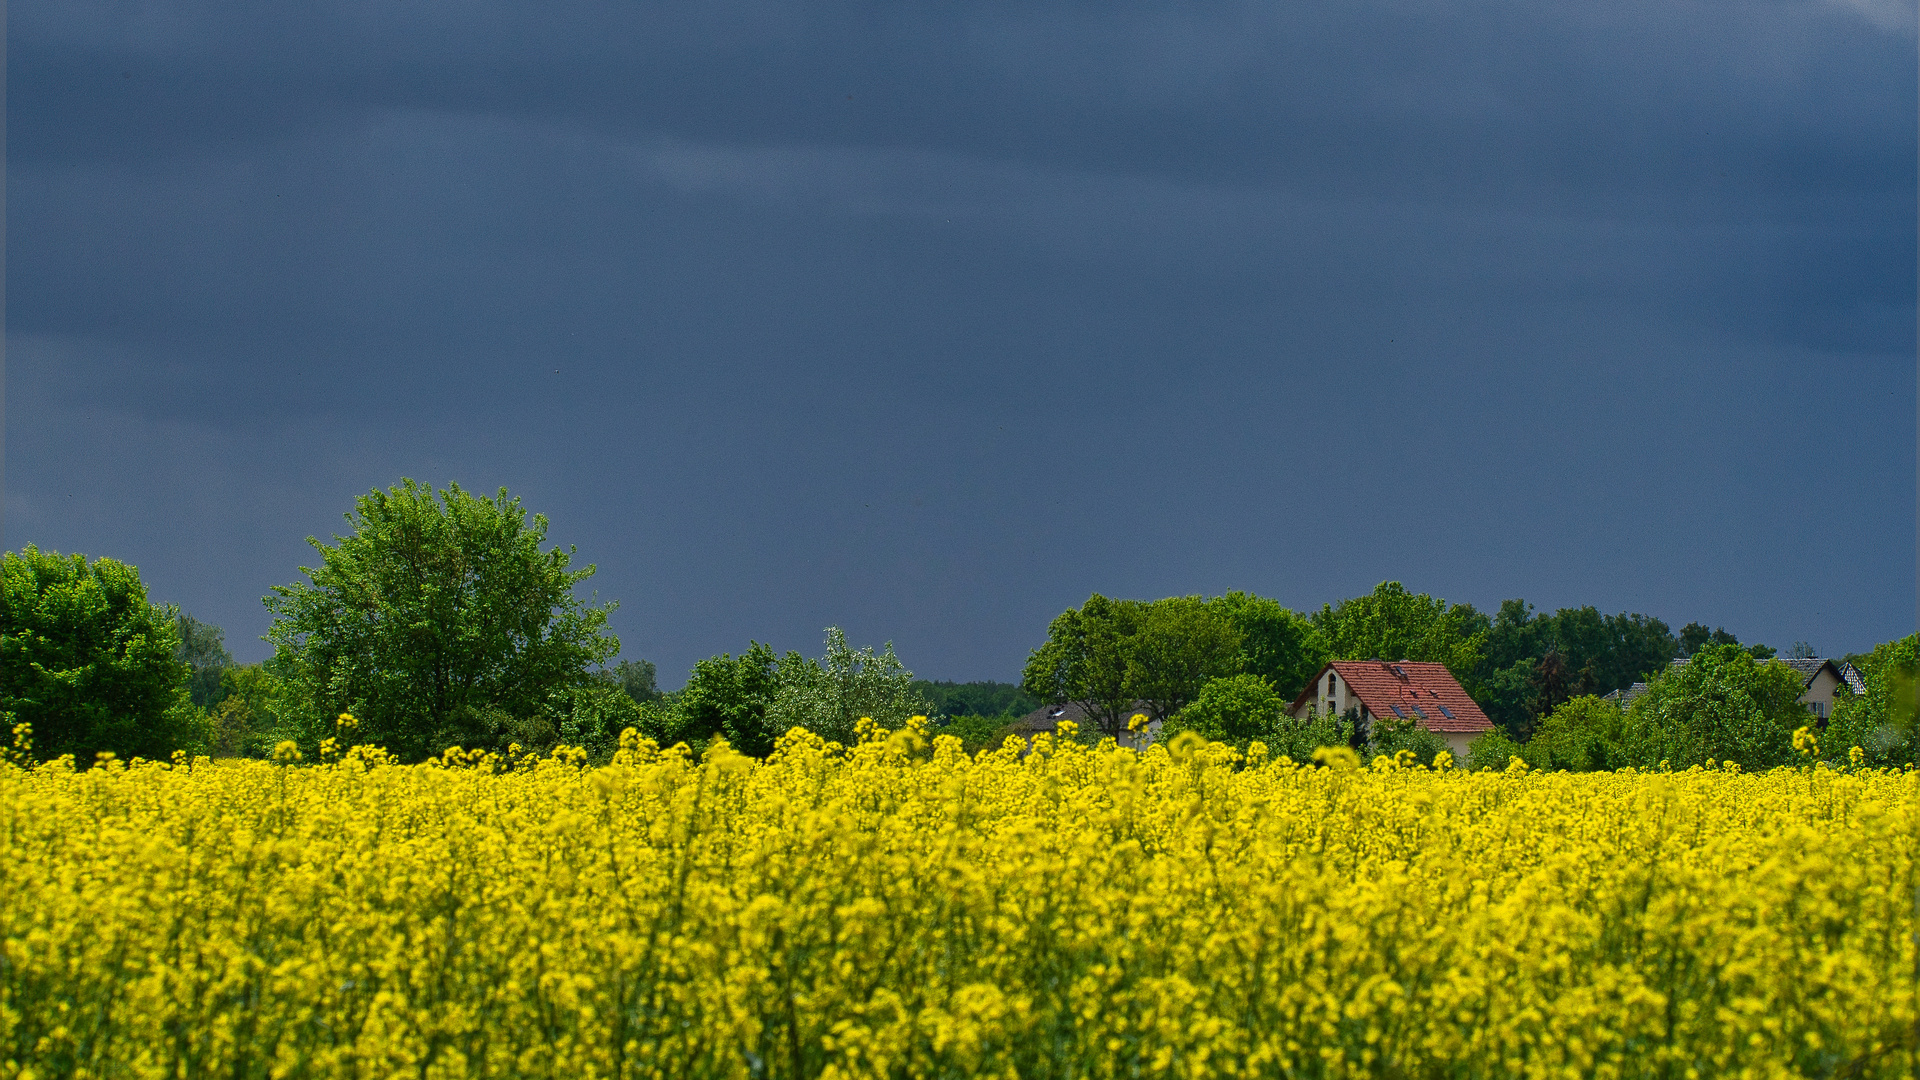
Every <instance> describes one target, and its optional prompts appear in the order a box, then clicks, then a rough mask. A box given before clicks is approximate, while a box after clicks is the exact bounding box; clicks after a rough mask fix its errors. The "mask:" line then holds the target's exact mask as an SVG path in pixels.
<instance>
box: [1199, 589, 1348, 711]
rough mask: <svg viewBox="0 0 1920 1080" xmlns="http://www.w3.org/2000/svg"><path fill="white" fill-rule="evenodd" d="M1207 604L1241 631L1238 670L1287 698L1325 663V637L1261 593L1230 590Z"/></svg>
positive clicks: (1296, 694)
mask: <svg viewBox="0 0 1920 1080" xmlns="http://www.w3.org/2000/svg"><path fill="white" fill-rule="evenodd" d="M1208 603H1209V605H1210V606H1211V607H1213V608H1214V610H1216V611H1218V612H1219V613H1220V614H1221V615H1222V616H1224V617H1225V618H1226V620H1227V622H1228V623H1230V624H1232V626H1233V628H1234V629H1235V630H1237V631H1239V634H1240V670H1241V671H1243V672H1245V673H1247V674H1249V675H1258V676H1260V677H1261V678H1263V679H1265V680H1266V681H1267V683H1268V685H1270V686H1272V687H1273V689H1274V691H1275V692H1277V693H1278V694H1280V696H1281V697H1284V698H1286V699H1287V700H1288V701H1292V700H1293V699H1294V698H1295V697H1297V696H1299V694H1300V691H1302V690H1304V689H1306V686H1307V680H1308V679H1311V678H1313V676H1314V674H1315V673H1316V672H1318V671H1319V670H1320V666H1321V665H1322V664H1325V663H1326V662H1327V646H1326V642H1325V641H1323V640H1322V639H1321V637H1320V634H1319V632H1318V631H1316V630H1315V629H1314V628H1313V623H1312V621H1311V620H1309V619H1307V618H1306V617H1305V616H1303V615H1300V614H1298V613H1297V612H1295V611H1293V610H1292V609H1291V608H1288V607H1286V606H1285V605H1283V604H1281V603H1280V601H1278V600H1273V599H1270V598H1268V597H1265V596H1255V595H1253V594H1252V593H1244V592H1229V593H1224V594H1222V595H1220V596H1216V597H1214V598H1213V599H1212V600H1210V601H1208Z"/></svg>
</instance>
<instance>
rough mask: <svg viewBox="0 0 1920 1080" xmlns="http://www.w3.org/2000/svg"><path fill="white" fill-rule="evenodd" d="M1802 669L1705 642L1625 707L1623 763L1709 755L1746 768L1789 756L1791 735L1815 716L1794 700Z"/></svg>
mask: <svg viewBox="0 0 1920 1080" xmlns="http://www.w3.org/2000/svg"><path fill="white" fill-rule="evenodd" d="M1803 690H1804V685H1803V682H1802V679H1801V676H1800V673H1799V672H1797V671H1795V670H1794V669H1792V668H1790V667H1788V666H1787V665H1785V664H1781V663H1775V662H1773V661H1771V660H1762V659H1759V658H1757V657H1755V656H1753V655H1752V654H1751V653H1749V652H1747V651H1746V650H1744V649H1741V648H1740V647H1739V646H1738V645H1706V646H1703V647H1701V649H1700V650H1699V651H1698V652H1696V653H1694V654H1693V657H1692V659H1690V660H1689V661H1688V662H1687V663H1686V664H1685V665H1683V666H1679V667H1670V668H1668V669H1666V670H1665V671H1663V672H1661V673H1660V674H1659V675H1657V676H1655V678H1654V680H1653V682H1652V683H1651V684H1650V685H1649V686H1648V688H1647V692H1646V693H1645V694H1642V695H1641V696H1640V697H1639V698H1637V699H1635V701H1634V702H1633V705H1632V707H1631V708H1630V709H1629V710H1628V712H1627V720H1626V725H1625V732H1624V735H1623V740H1622V741H1623V743H1624V745H1625V755H1626V758H1627V760H1626V761H1625V762H1623V763H1625V764H1635V765H1643V766H1645V765H1657V764H1658V763H1660V762H1662V761H1665V762H1667V763H1668V764H1669V765H1670V766H1671V767H1673V768H1677V769H1684V768H1688V767H1691V766H1694V765H1700V764H1703V763H1705V762H1707V761H1709V760H1712V761H1732V762H1737V763H1739V765H1740V766H1741V767H1743V768H1747V769H1766V768H1772V767H1773V766H1775V765H1784V764H1786V763H1788V762H1790V761H1792V760H1794V757H1795V751H1794V747H1793V733H1794V731H1795V730H1796V729H1798V728H1800V727H1803V726H1807V725H1810V724H1811V723H1812V722H1813V718H1812V716H1811V714H1809V713H1808V712H1807V709H1806V706H1804V705H1802V704H1801V703H1800V694H1801V692H1802V691H1803Z"/></svg>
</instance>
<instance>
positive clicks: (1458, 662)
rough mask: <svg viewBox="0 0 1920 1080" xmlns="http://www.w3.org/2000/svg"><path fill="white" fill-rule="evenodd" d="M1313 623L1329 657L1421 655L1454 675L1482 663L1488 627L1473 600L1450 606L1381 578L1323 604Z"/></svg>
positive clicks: (1462, 675)
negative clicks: (1368, 586)
mask: <svg viewBox="0 0 1920 1080" xmlns="http://www.w3.org/2000/svg"><path fill="white" fill-rule="evenodd" d="M1313 627H1314V629H1315V630H1317V631H1318V632H1319V634H1320V637H1321V640H1322V641H1323V642H1324V643H1325V646H1326V650H1327V654H1328V659H1331V660H1419V661H1424V662H1428V663H1438V664H1445V665H1446V666H1447V670H1449V671H1451V672H1453V675H1454V677H1455V678H1457V679H1464V678H1466V677H1467V676H1469V675H1470V674H1471V673H1472V672H1473V670H1474V668H1475V667H1477V666H1478V665H1479V663H1480V649H1481V646H1482V645H1483V644H1484V643H1485V641H1486V637H1487V631H1486V628H1485V626H1484V619H1483V618H1482V617H1481V616H1480V614H1479V612H1477V611H1475V610H1474V609H1473V607H1472V605H1469V604H1459V605H1450V604H1448V603H1447V602H1446V601H1445V600H1436V599H1434V598H1433V597H1431V596H1428V595H1427V594H1426V593H1412V592H1408V591H1407V588H1406V586H1404V585H1402V584H1400V583H1399V582H1397V581H1383V582H1381V583H1380V584H1379V585H1377V586H1375V587H1374V590H1373V591H1372V592H1371V593H1368V594H1367V595H1365V596H1356V597H1353V598H1352V599H1348V600H1342V601H1341V602H1340V603H1339V604H1337V605H1335V604H1325V605H1322V606H1321V608H1320V610H1319V611H1318V612H1316V613H1315V614H1314V616H1313Z"/></svg>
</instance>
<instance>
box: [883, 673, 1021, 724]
mask: <svg viewBox="0 0 1920 1080" xmlns="http://www.w3.org/2000/svg"><path fill="white" fill-rule="evenodd" d="M913 689H914V692H915V693H918V694H919V695H920V696H921V697H923V698H925V699H926V700H927V702H928V704H930V705H931V706H932V707H933V712H932V713H931V714H929V715H935V716H950V717H953V718H955V719H958V718H959V717H962V716H977V717H994V718H999V717H1020V716H1025V715H1026V714H1028V713H1030V712H1032V711H1033V710H1035V709H1037V708H1039V707H1040V704H1041V703H1040V702H1039V701H1037V700H1035V699H1034V698H1033V697H1032V696H1031V695H1029V694H1026V693H1024V692H1022V691H1021V689H1020V686H1019V684H1018V683H1003V682H967V683H956V682H929V681H927V680H926V679H915V680H914V683H913Z"/></svg>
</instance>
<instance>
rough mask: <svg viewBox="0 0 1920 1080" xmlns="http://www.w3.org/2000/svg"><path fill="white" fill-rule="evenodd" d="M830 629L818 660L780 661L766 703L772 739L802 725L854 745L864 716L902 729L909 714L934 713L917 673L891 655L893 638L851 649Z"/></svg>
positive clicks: (823, 735)
mask: <svg viewBox="0 0 1920 1080" xmlns="http://www.w3.org/2000/svg"><path fill="white" fill-rule="evenodd" d="M826 633H827V652H826V655H825V656H823V657H821V658H820V660H819V662H818V663H814V662H812V661H806V660H799V662H797V663H795V662H793V661H794V660H798V658H797V657H793V656H792V654H789V656H790V659H789V660H785V661H782V662H781V664H780V670H779V676H780V689H779V693H778V694H776V695H775V696H774V699H773V702H772V704H770V705H769V706H768V707H767V728H768V730H769V732H770V733H771V734H772V736H773V737H774V738H776V739H777V738H778V737H779V736H781V735H784V734H786V732H787V731H788V730H789V729H792V728H796V727H803V728H806V729H807V730H808V731H811V732H813V733H814V734H815V735H819V736H821V737H822V738H825V739H829V740H831V741H834V742H838V743H843V744H846V745H852V744H853V743H854V742H855V731H854V729H855V725H856V724H858V722H859V721H860V718H861V717H869V718H871V719H872V720H873V721H874V722H875V723H877V724H879V725H880V726H881V727H884V728H893V729H898V728H902V727H905V726H906V723H907V720H908V719H910V718H911V717H914V716H927V715H929V714H930V713H932V711H933V706H932V705H931V704H930V703H928V701H927V700H926V699H925V698H924V697H921V696H920V693H919V691H917V690H915V689H914V686H913V672H911V671H908V670H907V669H906V666H905V665H904V664H902V663H901V662H900V658H899V657H897V656H895V655H894V654H893V644H892V643H891V642H889V643H887V645H886V646H885V647H884V648H882V649H881V651H880V652H879V653H875V652H874V651H873V648H872V647H871V646H869V647H867V648H864V649H853V648H850V647H849V646H848V645H847V636H846V635H845V634H844V633H842V632H841V631H840V628H839V627H837V626H829V627H827V632H826ZM743 749H744V748H743ZM771 749H772V744H771V742H769V743H768V750H771ZM757 752H761V753H764V752H765V751H757Z"/></svg>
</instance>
